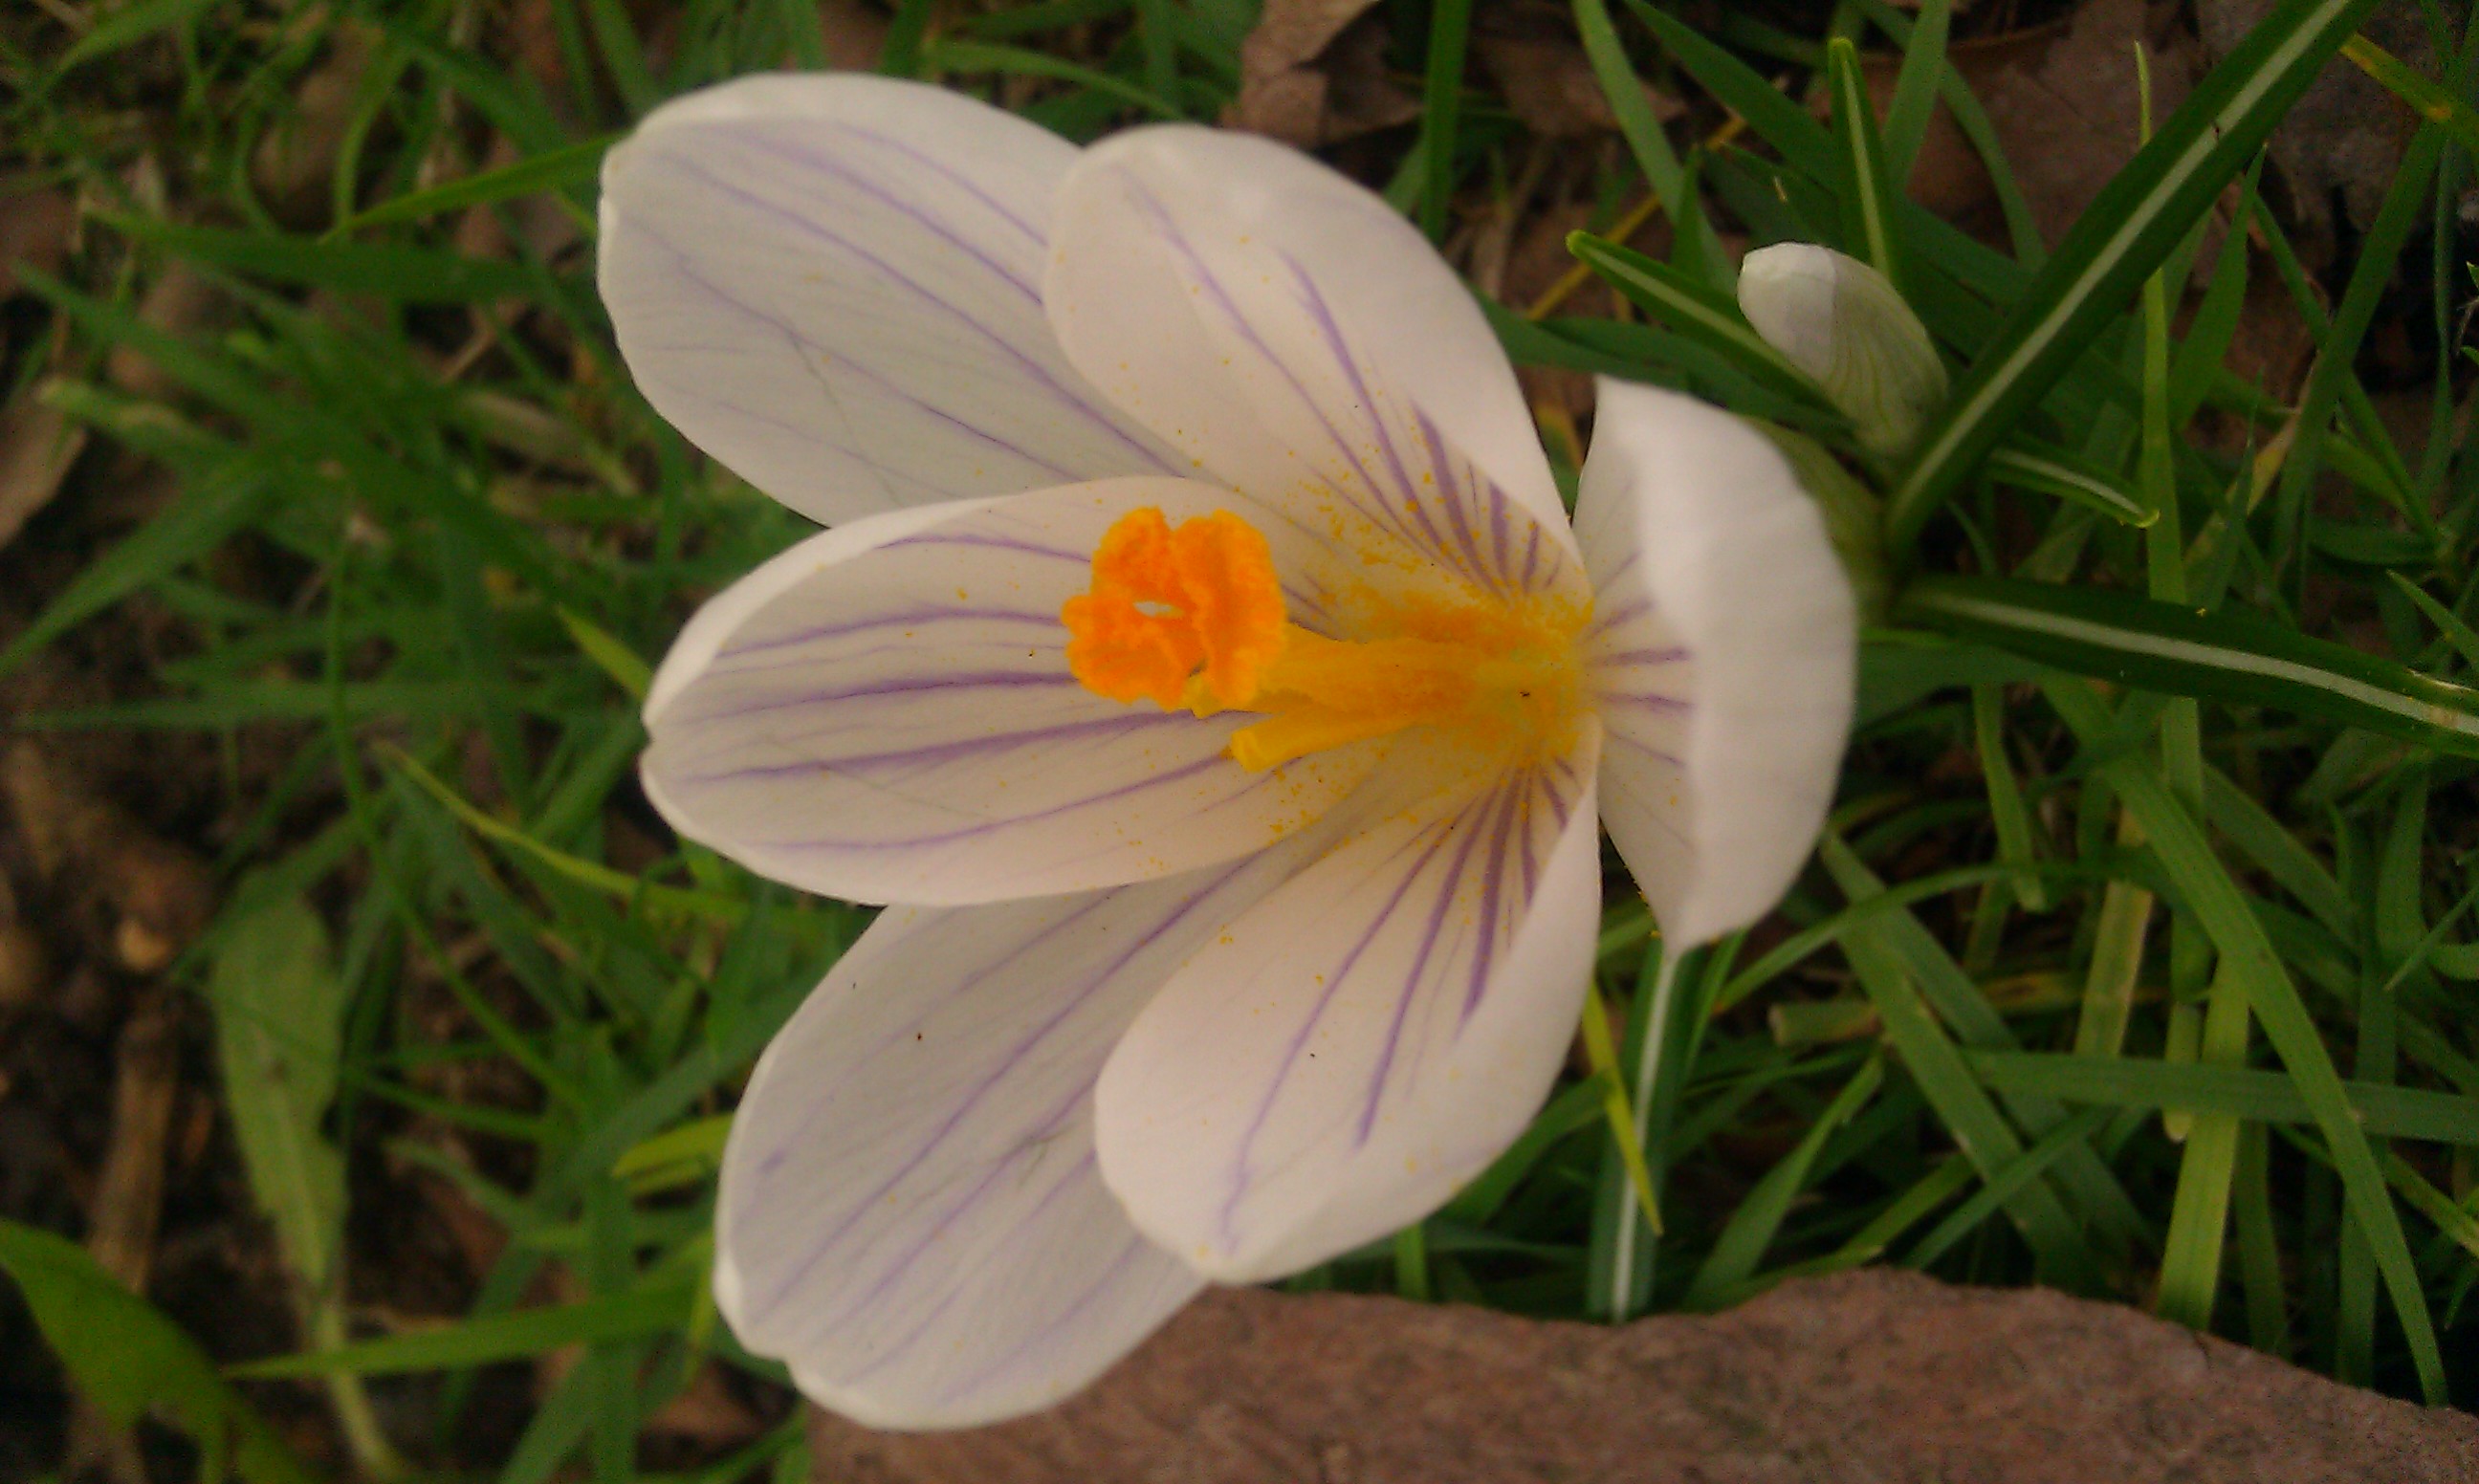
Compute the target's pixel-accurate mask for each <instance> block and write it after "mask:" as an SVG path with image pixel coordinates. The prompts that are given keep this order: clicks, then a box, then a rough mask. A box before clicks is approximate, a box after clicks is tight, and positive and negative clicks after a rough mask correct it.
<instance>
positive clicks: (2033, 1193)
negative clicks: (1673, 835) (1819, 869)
mask: <svg viewBox="0 0 2479 1484" xmlns="http://www.w3.org/2000/svg"><path fill="white" fill-rule="evenodd" d="M1818 849H1819V853H1820V854H1821V855H1822V856H1823V857H1824V859H1825V862H1826V865H1827V868H1828V869H1834V870H1837V873H1848V872H1852V871H1853V869H1854V868H1855V869H1856V870H1858V871H1864V870H1865V867H1864V866H1862V865H1861V864H1860V861H1859V859H1858V857H1856V856H1853V854H1852V853H1851V848H1850V847H1849V846H1848V845H1845V844H1843V843H1842V840H1841V838H1840V837H1839V836H1837V835H1835V834H1833V833H1832V832H1829V831H1828V832H1827V833H1826V835H1825V836H1824V838H1823V840H1822V842H1821V843H1820V845H1819V847H1818ZM1842 946H1843V952H1844V953H1845V954H1846V955H1848V957H1849V958H1850V959H1851V967H1852V969H1853V972H1854V973H1856V974H1857V975H1858V977H1859V983H1860V986H1861V987H1862V988H1864V989H1865V990H1866V991H1867V993H1868V999H1869V1001H1870V1002H1871V1003H1872V1004H1874V1005H1875V1006H1876V1007H1877V1016H1878V1020H1879V1021H1881V1022H1882V1023H1883V1025H1884V1027H1885V1035H1886V1036H1887V1038H1889V1039H1890V1040H1891V1041H1892V1042H1893V1044H1894V1048H1895V1050H1896V1051H1897V1052H1899V1053H1900V1054H1901V1055H1902V1058H1903V1064H1904V1067H1906V1068H1907V1069H1908V1070H1909V1072H1910V1074H1911V1078H1912V1080H1913V1081H1914V1082H1916V1083H1918V1084H1919V1087H1920V1090H1921V1092H1923V1093H1924V1094H1926V1095H1927V1097H1928V1100H1929V1105H1930V1107H1931V1108H1933V1109H1935V1110H1936V1113H1937V1117H1938V1119H1939V1120H1940V1121H1941V1122H1943V1123H1944V1125H1945V1128H1946V1131H1947V1133H1949V1134H1950V1135H1952V1136H1953V1138H1954V1141H1955V1145H1956V1146H1957V1147H1959V1148H1960V1149H1961V1150H1962V1152H1963V1155H1964V1157H1965V1158H1967V1159H1969V1160H1970V1161H1971V1164H1972V1167H1973V1168H1975V1169H1977V1170H1979V1171H1980V1176H1981V1179H1982V1180H1991V1181H1993V1180H1995V1179H1997V1178H1998V1177H1999V1175H2000V1174H2002V1173H2003V1172H2004V1170H2005V1169H2006V1166H2007V1165H2008V1164H2013V1163H2014V1162H2015V1161H2016V1160H2019V1159H2021V1158H2022V1156H2023V1141H2022V1139H2021V1138H2020V1137H2019V1136H2018V1135H2017V1134H2016V1133H2015V1131H2014V1127H2013V1125H2012V1124H2010V1123H2008V1122H2007V1121H2006V1115H2005V1114H2004V1113H2000V1112H1999V1111H1998V1109H1997V1105H1996V1103H1994V1102H1993V1101H1991V1100H1990V1098H1989V1095H1988V1091H1987V1089H1986V1088H1985V1087H1982V1086H1981V1082H1980V1080H1979V1079H1978V1078H1977V1077H1975V1076H1974V1075H1972V1072H1971V1068H1970V1066H1969V1064H1968V1063H1967V1062H1964V1060H1963V1054H1962V1050H1961V1048H1960V1047H1958V1046H1956V1045H1955V1043H1954V1040H1953V1038H1952V1037H1950V1036H1947V1034H1946V1032H1945V1028H1944V1027H1943V1026H1941V1025H1939V1024H1938V1023H1937V1019H1936V1016H1935V1015H1933V1014H1932V1013H1930V1010H1929V1007H1928V1003H1927V1001H1925V1000H1924V999H1922V998H1921V995H1920V990H1919V986H1918V985H1916V984H1915V983H1914V982H1913V980H1912V978H1911V973H1910V970H1909V969H1908V968H1907V967H1906V966H1905V965H1904V962H1903V957H1902V955H1901V954H1900V953H1899V952H1898V951H1897V950H1896V949H1895V947H1894V945H1893V943H1892V941H1891V940H1890V938H1889V935H1888V934H1886V933H1885V931H1884V930H1883V929H1882V928H1881V927H1880V926H1878V925H1876V924H1871V925H1870V926H1869V927H1867V928H1865V929H1863V930H1861V931H1859V932H1856V933H1853V934H1850V935H1849V936H1847V937H1846V938H1845V939H1844V940H1843V945H1842ZM2004 1205H2005V1208H2006V1215H2009V1216H2010V1217H2012V1219H2013V1221H2014V1223H2015V1225H2016V1227H2017V1228H2018V1229H2020V1230H2021V1232H2022V1233H2023V1236H2024V1240H2025V1241H2028V1242H2030V1243H2031V1245H2032V1251H2033V1253H2034V1254H2035V1256H2036V1258H2037V1261H2038V1264H2039V1268H2040V1272H2041V1275H2042V1278H2043V1280H2044V1281H2046V1282H2051V1283H2055V1284H2057V1285H2059V1286H2061V1287H2065V1288H2069V1289H2073V1290H2076V1291H2079V1292H2099V1291H2100V1289H2101V1287H2102V1283H2101V1276H2100V1264H2099V1261H2098V1259H2097V1258H2095V1257H2094V1256H2093V1254H2092V1251H2091V1249H2090V1247H2089V1246H2088V1245H2086V1244H2085V1242H2084V1241H2083V1232H2082V1230H2081V1228H2080V1227H2078V1225H2077V1224H2076V1222H2075V1220H2074V1218H2073V1217H2072V1216H2071V1215H2068V1214H2067V1211H2066V1208H2065V1206H2064V1204H2063V1203H2062V1202H2060V1201H2059V1200H2058V1199H2057V1192H2056V1191H2055V1190H2051V1189H2050V1188H2049V1187H2048V1185H2047V1184H2046V1183H2045V1182H2034V1183H2033V1184H2032V1185H2031V1186H2028V1187H2026V1188H2024V1189H2022V1190H2015V1191H2013V1192H2011V1193H2010V1194H2009V1195H2008V1197H2007V1198H2006V1201H2005V1202H2004Z"/></svg>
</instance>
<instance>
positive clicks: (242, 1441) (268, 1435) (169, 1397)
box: [0, 1220, 313, 1484]
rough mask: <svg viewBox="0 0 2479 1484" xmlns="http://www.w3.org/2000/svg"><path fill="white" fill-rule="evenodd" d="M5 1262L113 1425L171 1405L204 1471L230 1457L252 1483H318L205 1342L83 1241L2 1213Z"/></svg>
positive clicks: (38, 1320)
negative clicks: (222, 1371) (219, 1367)
mask: <svg viewBox="0 0 2479 1484" xmlns="http://www.w3.org/2000/svg"><path fill="white" fill-rule="evenodd" d="M0 1269H6V1270H7V1272H8V1274H9V1276H10V1277H12V1278H13V1279H15V1280H16V1283H17V1291H18V1292H20V1293H22V1294H23V1295H25V1299H26V1307H27V1308H28V1309H30V1310H32V1311H33V1312H34V1316H35V1324H36V1327H37V1328H38V1329H40V1330H41V1331H42V1334H43V1338H44V1339H45V1340H47V1341H49V1342H50V1343H51V1346H52V1350H53V1352H54V1353H55V1354H57V1355H59V1356H60V1358H61V1364H62V1366H63V1368H64V1369H66V1370H67V1371H68V1373H69V1374H70V1375H71V1376H72V1377H74V1378H75V1379H76V1381H77V1384H78V1390H79V1391H80V1392H81V1393H83V1394H85V1395H86V1397H87V1398H88V1399H89V1400H90V1401H92V1402H93V1403H94V1405H95V1407H96V1408H97V1410H99V1411H100V1412H101V1413H102V1414H103V1415H104V1417H105V1418H106V1419H107V1420H110V1421H111V1422H112V1423H113V1424H114V1425H115V1426H119V1427H127V1426H129V1425H130V1424H131V1423H133V1422H135V1421H137V1420H138V1419H139V1417H140V1416H141V1414H143V1413H145V1412H147V1411H148V1410H149V1409H154V1410H156V1411H159V1412H163V1413H168V1414H170V1417H171V1419H172V1420H174V1421H175V1422H177V1424H178V1425H179V1426H180V1428H181V1429H182V1431H184V1432H186V1433H188V1434H189V1435H190V1436H191V1437H192V1438H193V1439H195V1440H196V1441H197V1444H198V1448H199V1451H200V1452H201V1453H202V1454H204V1455H205V1457H204V1460H203V1462H202V1463H201V1465H200V1467H199V1477H201V1478H220V1477H222V1476H223V1472H224V1470H223V1466H224V1465H226V1464H229V1466H230V1467H231V1469H232V1471H233V1472H235V1473H238V1474H239V1475H240V1476H241V1477H242V1478H243V1480H245V1481H247V1484H311V1481H312V1478H313V1475H312V1474H311V1472H310V1471H309V1469H308V1468H307V1467H305V1466H304V1465H303V1464H302V1462H301V1460H300V1459H299V1458H298V1457H297V1456H295V1455H294V1451H293V1449H292V1448H291V1447H290V1446H287V1445H286V1443H285V1442H284V1440H283V1438H282V1437H281V1436H279V1435H278V1434H277V1433H276V1431H275V1429H274V1428H272V1427H269V1426H268V1424H267V1421H266V1420H265V1419H264V1418H262V1417H260V1416H259V1414H258V1411H257V1409H256V1408H254V1407H252V1406H251V1405H250V1404H249V1403H248V1401H246V1400H245V1399H243V1396H242V1394H240V1393H239V1392H237V1391H235V1390H234V1389H233V1387H232V1385H231V1383H230V1382H228V1381H226V1380H225V1379H224V1378H223V1377H222V1376H220V1375H218V1374H217V1372H216V1367H215V1362H214V1361H213V1360H211V1359H209V1358H208V1356H207V1352H206V1351H205V1350H204V1349H203V1348H201V1347H200V1346H199V1344H198V1343H197V1342H196V1341H194V1340H192V1339H191V1338H190V1337H189V1336H188V1335H187V1334H185V1333H184V1332H183V1331H182V1330H181V1328H180V1327H179V1326H178V1325H176V1324H174V1323H173V1322H172V1321H171V1320H170V1319H168V1318H165V1317H164V1315H163V1313H162V1312H161V1311H159V1310H158V1309H156V1307H155V1306H154V1305H152V1304H150V1303H148V1302H147V1301H146V1300H145V1299H143V1298H141V1297H139V1296H138V1295H137V1294H135V1293H132V1292H129V1291H128V1290H127V1289H125V1288H123V1287H121V1286H120V1283H119V1280H117V1279H115V1277H113V1275H112V1274H110V1273H108V1272H106V1271H105V1270H104V1269H103V1268H102V1267H100V1266H98V1265H97V1264H96V1262H95V1261H94V1259H92V1258H90V1257H89V1256H87V1254H86V1252H85V1250H84V1249H83V1248H80V1247H79V1246H77V1245H76V1244H75V1243H73V1242H70V1241H65V1240H64V1239H62V1238H60V1237H56V1236H53V1235H52V1234H51V1233H50V1232H46V1231H40V1230H38V1229H36V1228H34V1227H31V1226H21V1225H19V1224H18V1223H16V1222H14V1221H7V1220H0Z"/></svg>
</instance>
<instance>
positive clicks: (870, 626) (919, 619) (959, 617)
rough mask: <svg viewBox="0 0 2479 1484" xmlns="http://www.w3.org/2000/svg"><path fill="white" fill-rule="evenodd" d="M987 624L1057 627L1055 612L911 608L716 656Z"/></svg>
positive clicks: (735, 648) (734, 656)
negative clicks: (885, 632)
mask: <svg viewBox="0 0 2479 1484" xmlns="http://www.w3.org/2000/svg"><path fill="white" fill-rule="evenodd" d="M954 623H989V624H1038V625H1040V626H1041V627H1044V628H1054V629H1055V628H1057V627H1059V615H1058V614H1057V613H1056V612H1045V613H1034V612H1028V611H1026V610H1025V609H1022V608H914V609H911V610H909V611H907V612H903V613H880V614H873V615H871V616H870V617H868V618H860V619H853V620H851V621H849V622H845V623H837V624H826V625H821V626H819V627H814V628H804V629H801V630H799V631H797V632H794V633H788V634H779V635H777V636H776V637H774V638H771V639H757V640H753V641H752V642H750V643H747V644H734V645H730V646H728V647H726V648H725V649H722V650H720V651H718V652H716V653H715V656H714V657H715V658H716V659H717V660H726V659H738V658H739V657H740V656H742V655H744V654H763V653H767V652H771V651H775V650H779V649H784V648H787V647H789V646H792V645H805V644H815V643H817V642H818V641H819V640H821V639H840V638H842V637H844V636H845V635H847V634H858V633H869V632H872V631H873V630H877V629H882V628H907V627H910V628H920V627H928V626H930V625H933V624H954Z"/></svg>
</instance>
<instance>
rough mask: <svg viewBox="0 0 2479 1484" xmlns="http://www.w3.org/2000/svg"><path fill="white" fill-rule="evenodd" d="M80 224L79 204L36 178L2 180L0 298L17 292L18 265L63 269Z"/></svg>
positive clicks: (0, 198) (41, 269) (51, 269)
mask: <svg viewBox="0 0 2479 1484" xmlns="http://www.w3.org/2000/svg"><path fill="white" fill-rule="evenodd" d="M76 226H77V203H75V202H74V201H72V200H70V199H69V197H68V195H67V193H66V192H60V191H54V190H52V189H51V188H49V187H47V186H41V185H37V184H35V183H34V182H32V181H22V180H21V181H13V182H8V183H0V299H5V298H7V297H9V296H10V295H11V294H15V293H16V292H17V266H18V265H19V264H21V263H22V264H25V265H26V266H28V267H30V268H34V269H39V270H40V271H42V272H46V273H56V272H58V271H60V267H61V260H62V259H63V258H64V257H66V256H67V255H68V250H69V234H70V233H71V232H72V231H73V230H74V229H75V228H76Z"/></svg>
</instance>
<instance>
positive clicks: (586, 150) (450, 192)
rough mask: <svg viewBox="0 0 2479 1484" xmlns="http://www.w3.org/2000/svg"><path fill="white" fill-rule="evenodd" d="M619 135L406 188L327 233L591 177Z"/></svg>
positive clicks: (549, 188) (535, 192) (332, 234)
mask: <svg viewBox="0 0 2479 1484" xmlns="http://www.w3.org/2000/svg"><path fill="white" fill-rule="evenodd" d="M619 139H620V137H619V136H618V135H616V134H612V135H604V136H602V137H601V138H600V139H591V140H580V141H577V142H575V143H574V144H564V145H562V146H560V147H559V148H557V149H551V150H546V151H544V152H543V153H541V154H538V155H530V156H528V157H526V158H525V159H523V160H519V161H517V162H516V163H515V164H513V165H503V166H499V167H498V169H496V170H480V171H476V172H475V173H473V174H472V175H467V176H464V177H462V178H460V179H457V180H451V181H448V182H447V183H446V184H445V185H438V186H432V187H430V188H428V189H427V190H422V191H408V192H405V193H404V194H402V195H399V196H393V197H390V198H389V199H387V200H385V201H381V202H380V203H379V204H378V205H376V206H373V207H371V209H370V210H368V211H365V212H359V213H356V214H355V215H353V216H350V217H345V219H344V220H342V221H339V222H337V223H336V224H335V226H333V227H331V228H329V229H328V235H329V236H330V237H341V236H344V235H345V234H348V233H351V232H356V231H359V230H360V229H362V228H363V227H375V226H385V225H388V224H390V223H392V222H398V221H419V220H421V219H422V218H423V217H436V216H439V215H440V214H442V213H444V212H453V211H463V210H464V209H465V208H467V207H469V206H482V205H487V204H489V203H490V202H493V201H507V200H513V199H515V198H516V197H518V196H524V195H539V194H541V193H542V192H546V191H556V190H558V189H560V188H562V187H564V186H573V185H576V184H578V183H580V182H583V181H590V180H592V179H593V178H594V174H595V171H597V170H598V169H600V168H601V166H602V156H603V154H604V153H605V152H606V151H608V150H609V149H610V147H611V146H612V145H613V144H615V143H617V142H618V141H619Z"/></svg>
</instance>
